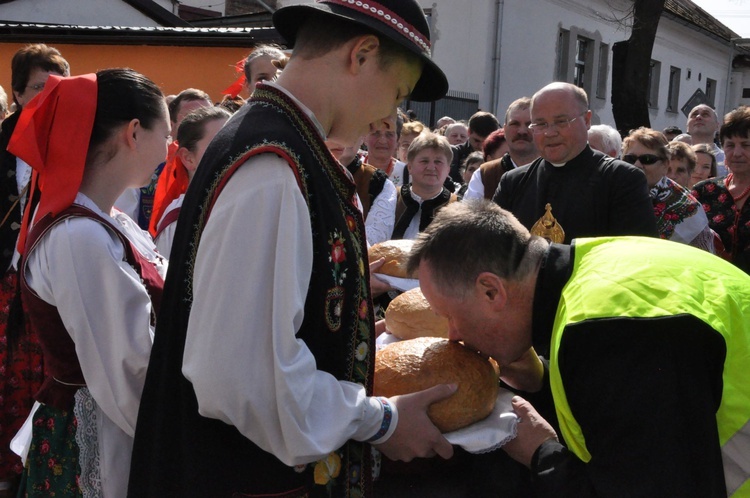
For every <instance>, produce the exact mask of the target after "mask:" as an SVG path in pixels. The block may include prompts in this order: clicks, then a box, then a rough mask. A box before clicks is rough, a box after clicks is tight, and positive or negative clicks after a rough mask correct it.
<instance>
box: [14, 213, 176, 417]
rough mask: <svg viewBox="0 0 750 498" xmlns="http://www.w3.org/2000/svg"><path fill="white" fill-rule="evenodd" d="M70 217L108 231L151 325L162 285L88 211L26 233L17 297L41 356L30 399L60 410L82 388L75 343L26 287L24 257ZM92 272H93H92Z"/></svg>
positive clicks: (149, 266) (58, 218)
mask: <svg viewBox="0 0 750 498" xmlns="http://www.w3.org/2000/svg"><path fill="white" fill-rule="evenodd" d="M71 217H85V218H91V219H93V220H95V221H97V222H99V223H101V224H102V225H104V226H105V227H107V228H108V229H109V230H111V231H112V233H114V234H115V235H116V236H117V237H118V238H119V239H120V242H122V245H123V247H124V248H125V260H126V261H127V262H128V264H130V266H132V267H133V269H134V270H135V271H136V273H138V275H139V276H140V277H141V281H142V282H143V285H144V286H145V287H146V290H147V291H148V294H149V296H150V297H151V304H152V309H153V310H154V312H153V313H152V316H151V318H152V323H153V320H154V319H155V317H156V313H157V312H158V309H159V304H160V301H161V293H162V287H163V285H164V281H163V280H162V277H161V275H159V272H158V271H157V269H156V267H155V266H154V265H153V264H152V263H150V262H149V261H148V260H147V259H146V258H144V257H143V256H142V255H141V254H140V252H138V250H137V249H136V248H135V247H134V246H133V244H132V243H131V242H130V240H129V239H128V238H127V237H126V236H125V235H124V234H123V233H122V232H121V231H120V230H119V229H118V228H117V227H115V225H113V224H112V223H111V222H110V221H109V220H107V219H105V218H103V217H101V216H99V215H98V214H97V213H95V212H94V211H91V210H90V209H88V208H86V207H83V206H79V205H76V204H74V205H72V206H70V207H69V208H67V209H65V210H64V211H62V212H61V213H60V214H58V215H57V216H56V217H54V218H52V217H51V216H45V217H44V218H42V219H41V220H39V221H38V222H37V223H36V224H35V225H34V227H33V228H32V229H31V231H30V232H29V236H28V239H27V240H26V251H25V253H26V255H27V256H25V257H24V259H23V260H22V261H23V263H22V267H21V268H22V270H21V271H20V272H19V273H20V279H21V293H22V296H23V301H24V303H25V307H26V308H27V309H28V313H29V318H28V319H29V322H30V323H31V328H32V330H33V331H34V332H35V333H36V334H37V335H38V336H39V342H40V343H41V346H42V352H43V354H44V368H45V375H46V377H45V379H44V383H43V384H42V386H41V388H40V389H39V392H37V393H36V394H35V395H34V398H36V400H37V401H39V402H41V403H44V404H47V405H50V406H54V407H55V408H58V409H60V410H70V409H72V408H73V396H74V395H75V393H76V391H78V389H79V388H80V387H83V386H85V385H86V381H85V380H84V378H83V372H81V365H80V363H79V361H78V355H77V354H76V349H75V343H74V342H73V339H72V338H71V337H70V334H69V333H68V331H67V329H66V328H65V324H64V323H63V321H62V318H61V317H60V313H59V312H58V311H57V308H56V307H55V306H52V305H51V304H48V303H47V302H45V301H44V300H42V299H41V298H40V297H39V296H37V295H36V293H35V292H34V291H33V290H31V288H30V287H29V286H28V284H27V283H26V264H25V262H26V261H27V257H28V255H29V254H31V253H32V251H33V250H34V249H35V248H36V245H37V244H38V242H39V241H40V240H41V239H42V238H43V237H44V235H45V234H46V233H48V232H49V230H50V229H52V227H54V226H55V225H56V224H57V223H59V222H61V221H63V220H65V219H67V218H71ZM92 271H95V270H93V269H92Z"/></svg>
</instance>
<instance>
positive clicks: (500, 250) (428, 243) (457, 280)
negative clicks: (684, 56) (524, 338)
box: [407, 199, 547, 297]
mask: <svg viewBox="0 0 750 498" xmlns="http://www.w3.org/2000/svg"><path fill="white" fill-rule="evenodd" d="M546 247H547V243H546V242H545V241H544V239H542V238H540V237H536V236H532V235H531V234H530V233H529V231H528V230H527V229H526V228H525V227H524V226H523V225H521V223H520V222H519V221H518V220H517V219H516V217H515V216H513V214H512V213H511V212H510V211H506V210H504V209H502V208H501V207H500V206H498V205H497V204H495V203H492V202H489V201H487V200H485V199H479V200H470V201H463V202H454V203H451V204H449V205H447V206H445V207H443V208H442V209H440V211H439V212H438V214H437V215H436V216H435V219H433V220H432V222H431V223H430V224H429V225H428V226H427V228H426V229H425V230H424V231H423V232H422V233H420V234H419V237H417V240H416V242H415V243H414V246H413V248H412V250H411V253H410V256H409V261H408V263H407V267H408V271H409V272H412V271H414V270H416V269H417V268H418V267H419V264H420V263H421V262H422V261H425V262H427V263H428V264H429V266H430V270H431V272H432V275H433V276H434V278H435V283H436V284H437V285H438V286H439V287H440V288H441V290H442V292H444V293H445V295H452V296H456V297H463V296H465V295H466V293H467V292H468V291H469V289H471V288H473V286H474V283H475V282H476V279H477V277H478V276H479V275H480V274H481V273H483V272H490V273H493V274H495V275H497V276H499V277H501V278H504V279H506V280H514V281H518V280H521V279H523V278H525V277H526V276H528V275H529V274H531V272H532V271H534V269H535V268H536V265H535V262H534V261H535V259H534V258H529V257H527V255H528V254H530V253H531V252H532V251H533V252H540V253H541V252H542V251H543V250H544V249H545V248H546ZM456 255H460V257H456Z"/></svg>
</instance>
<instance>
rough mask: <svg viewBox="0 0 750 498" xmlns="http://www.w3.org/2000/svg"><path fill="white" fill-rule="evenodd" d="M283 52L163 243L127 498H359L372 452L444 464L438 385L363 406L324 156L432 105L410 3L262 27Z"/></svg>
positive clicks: (368, 342)
mask: <svg viewBox="0 0 750 498" xmlns="http://www.w3.org/2000/svg"><path fill="white" fill-rule="evenodd" d="M274 24H275V26H276V28H277V29H278V30H279V32H280V33H281V34H282V35H283V36H284V37H285V38H286V39H287V40H288V41H289V42H290V43H294V44H295V48H294V51H293V53H292V56H291V58H290V60H289V61H288V63H287V65H286V67H285V69H284V71H283V72H282V73H281V75H280V76H279V78H278V80H277V81H276V82H274V83H262V84H259V85H258V86H256V89H255V92H254V93H253V96H252V98H251V99H250V100H249V101H248V102H247V104H246V105H245V106H244V107H243V108H242V109H241V110H240V111H239V112H238V113H237V114H236V115H235V116H234V117H233V118H232V119H231V120H230V121H229V122H228V123H227V125H226V126H225V127H224V128H223V129H222V131H221V132H220V133H219V134H218V135H217V136H216V138H215V139H214V141H213V142H212V144H211V145H210V146H209V148H208V150H207V152H206V154H205V156H204V159H203V164H202V165H201V167H200V168H199V169H198V172H197V173H196V176H195V178H194V180H193V182H191V184H190V187H189V189H188V192H187V195H186V197H185V202H184V204H183V208H182V213H181V219H184V220H185V221H186V222H185V223H180V224H179V225H178V228H177V232H176V234H175V240H174V250H173V251H172V255H171V256H172V258H173V261H174V264H175V270H174V271H173V272H172V273H171V274H170V275H169V276H168V279H167V280H168V281H167V283H166V289H165V299H164V306H165V309H164V314H163V316H164V317H167V316H168V317H169V318H168V319H167V318H165V320H164V322H163V324H162V326H161V327H160V328H159V329H158V330H157V331H156V339H155V343H154V349H153V361H152V362H151V364H150V366H149V373H148V377H147V381H146V387H145V388H144V393H143V405H142V409H141V411H140V413H139V421H138V427H137V430H136V443H135V447H134V456H133V466H132V472H131V480H130V486H129V495H130V496H134V497H135V496H137V497H145V496H154V497H155V496H159V497H162V496H183V497H186V496H196V497H198V496H200V497H204V496H257V495H273V496H284V497H301V496H319V495H321V494H323V495H332V496H371V495H372V491H371V490H372V486H371V480H372V461H371V448H370V444H373V445H374V446H375V447H376V448H378V449H380V450H381V451H382V452H383V453H384V454H386V455H387V456H389V457H390V458H392V459H404V460H409V459H411V458H413V457H415V456H432V455H440V456H443V457H449V456H450V455H451V454H452V447H451V445H450V444H449V443H448V442H447V441H446V440H445V439H444V438H443V437H442V436H441V435H440V433H439V431H438V430H437V429H436V428H435V427H434V426H433V425H432V424H431V423H430V421H429V419H428V418H427V416H426V412H425V411H426V408H427V406H428V405H429V404H431V403H432V402H434V401H436V400H438V399H442V398H444V397H446V396H449V395H450V394H451V393H452V392H453V390H454V388H453V386H445V385H442V386H436V387H435V388H433V389H431V390H428V391H424V392H420V393H415V394H413V395H410V396H403V397H396V398H391V399H382V398H375V397H372V396H370V394H371V386H372V372H373V359H374V335H375V334H374V318H373V312H372V300H371V298H370V295H369V293H370V286H369V274H368V271H367V269H368V261H367V256H366V254H367V251H366V241H365V230H364V223H363V221H362V215H361V213H360V211H359V210H358V209H357V207H356V203H355V200H354V197H355V185H354V183H353V181H352V179H351V177H350V175H349V174H348V173H347V172H346V170H345V169H344V168H342V166H341V165H340V164H339V163H338V162H337V161H336V160H335V159H334V157H333V156H332V155H331V153H330V152H329V151H328V149H327V148H326V146H325V140H326V139H328V140H332V141H335V142H338V143H354V141H355V140H356V139H357V137H360V136H362V135H364V134H365V133H367V132H368V130H369V129H370V127H371V126H375V125H377V124H378V123H379V122H380V121H381V120H383V119H386V118H387V117H388V116H390V115H392V114H393V111H394V109H395V108H396V106H397V105H398V103H399V102H401V101H402V100H403V99H405V98H406V97H407V96H409V95H410V94H411V97H412V98H413V99H416V100H434V99H438V98H441V97H442V96H444V95H445V93H446V92H447V87H448V84H447V81H446V78H445V76H444V74H443V73H442V72H441V71H440V69H438V68H437V66H436V65H435V64H434V63H433V62H432V61H431V60H430V45H429V43H430V41H429V28H428V25H427V22H426V20H425V17H424V14H423V12H422V10H421V8H420V7H419V5H418V4H417V2H416V1H414V0H380V1H379V2H368V3H367V4H366V5H365V4H363V3H360V2H353V1H351V2H350V1H348V0H324V1H319V2H316V3H314V4H306V5H298V6H291V7H286V8H283V9H280V10H278V11H277V12H276V13H275V14H274Z"/></svg>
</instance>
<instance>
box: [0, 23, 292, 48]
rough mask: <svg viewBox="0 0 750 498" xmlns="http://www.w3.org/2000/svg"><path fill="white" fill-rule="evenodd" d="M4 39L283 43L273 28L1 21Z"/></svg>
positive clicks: (238, 44) (229, 44) (207, 44)
mask: <svg viewBox="0 0 750 498" xmlns="http://www.w3.org/2000/svg"><path fill="white" fill-rule="evenodd" d="M0 39H2V41H3V42H20V43H27V42H30V41H35V42H37V41H38V42H42V43H71V44H84V45H157V46H201V47H247V46H252V45H254V44H256V43H281V42H283V39H282V38H281V36H280V35H279V34H278V32H277V31H276V30H275V29H273V28H252V29H236V28H235V29H227V28H223V29H221V28H216V29H207V28H189V29H181V28H168V27H167V28H132V27H86V26H49V25H29V24H14V23H8V22H3V21H0Z"/></svg>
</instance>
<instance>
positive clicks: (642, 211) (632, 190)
mask: <svg viewBox="0 0 750 498" xmlns="http://www.w3.org/2000/svg"><path fill="white" fill-rule="evenodd" d="M531 121H532V123H531V130H532V133H533V135H534V143H535V144H536V147H537V149H538V151H539V154H540V155H541V157H540V158H539V159H537V160H536V161H534V162H533V163H531V164H530V165H528V166H525V167H522V168H518V169H515V170H513V171H510V172H508V173H507V174H505V175H503V177H502V179H501V180H500V186H499V188H498V190H497V192H496V193H495V196H494V197H493V200H494V201H495V202H497V203H498V204H499V205H500V207H502V208H505V209H507V210H508V211H510V212H512V213H513V214H514V215H515V216H516V218H518V220H519V221H520V222H521V223H522V224H523V225H524V226H525V227H526V228H527V229H529V230H531V231H532V233H535V234H537V235H543V236H545V237H546V238H549V239H551V240H553V241H554V242H566V243H567V242H570V241H571V240H572V239H574V238H577V237H592V236H603V235H648V236H656V235H657V232H656V220H655V218H654V214H653V207H652V204H651V200H650V198H649V194H648V186H647V184H646V177H645V175H644V174H643V173H642V172H641V171H640V170H638V169H637V168H635V167H633V166H631V165H629V164H627V163H625V162H623V161H618V160H616V159H612V158H610V157H607V156H605V155H604V154H602V153H600V152H598V151H594V150H592V149H591V148H590V147H589V146H588V129H589V126H590V125H591V111H590V110H588V97H587V96H586V92H585V91H583V90H582V89H581V88H579V87H577V86H575V85H571V84H569V83H552V84H550V85H547V86H546V87H544V88H542V89H541V90H539V91H538V92H537V93H536V94H535V95H534V96H533V97H532V99H531ZM547 207H549V209H547ZM535 226H536V228H535ZM550 230H552V231H554V233H555V234H557V236H558V237H560V238H559V239H555V238H554V237H552V236H551V233H552V232H551V231H550Z"/></svg>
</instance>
